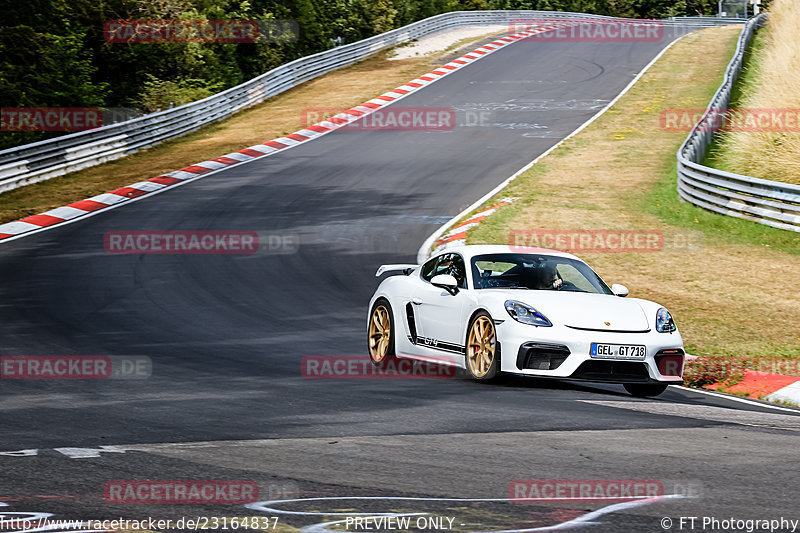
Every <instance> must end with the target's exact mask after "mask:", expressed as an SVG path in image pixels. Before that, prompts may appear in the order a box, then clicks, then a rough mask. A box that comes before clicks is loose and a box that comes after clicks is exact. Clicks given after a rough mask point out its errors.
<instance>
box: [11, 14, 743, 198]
mask: <svg viewBox="0 0 800 533" xmlns="http://www.w3.org/2000/svg"><path fill="white" fill-rule="evenodd" d="M576 18H579V19H594V20H611V17H604V16H600V15H589V14H585V13H569V12H556V11H529V10H513V11H512V10H508V11H455V12H450V13H444V14H441V15H436V16H433V17H430V18H427V19H424V20H421V21H418V22H415V23H412V24H409V25H407V26H404V27H402V28H398V29H395V30H392V31H389V32H386V33H382V34H380V35H376V36H374V37H370V38H368V39H364V40H362V41H358V42H356V43H352V44H349V45H345V46H340V47H337V48H333V49H330V50H326V51H323V52H319V53H317V54H313V55H310V56H306V57H302V58H300V59H297V60H295V61H292V62H290V63H286V64H284V65H281V66H279V67H277V68H274V69H272V70H270V71H268V72H266V73H264V74H262V75H260V76H257V77H255V78H253V79H251V80H249V81H247V82H245V83H242V84H241V85H237V86H236V87H232V88H230V89H227V90H225V91H222V92H220V93H217V94H215V95H212V96H209V97H207V98H204V99H202V100H198V101H196V102H191V103H188V104H185V105H182V106H179V107H176V108H173V109H168V110H165V111H160V112H157V113H152V114H149V115H145V116H142V117H138V118H134V119H132V120H127V121H125V122H118V123H116V124H111V125H108V126H103V127H101V128H98V129H95V130H90V131H84V132H79V133H73V134H69V135H63V136H60V137H56V138H54V139H48V140H46V141H40V142H36V143H31V144H26V145H23V146H19V147H16V148H11V149H7V150H3V151H0V192H3V191H8V190H12V189H15V188H17V187H20V186H22V185H28V184H30V183H35V182H38V181H43V180H47V179H50V178H54V177H56V176H61V175H64V174H67V173H69V172H74V171H76V170H81V169H83V168H87V167H91V166H94V165H98V164H101V163H105V162H107V161H112V160H114V159H118V158H121V157H125V156H127V155H130V154H133V153H135V152H137V151H139V150H141V149H143V148H147V147H150V146H154V145H157V144H159V143H161V142H164V141H166V140H168V139H172V138H175V137H179V136H181V135H185V134H187V133H189V132H191V131H194V130H197V129H198V128H200V127H202V126H205V125H207V124H210V123H213V122H217V121H220V120H223V119H225V118H227V117H229V116H231V115H233V114H234V113H236V112H237V111H240V110H242V109H245V108H247V107H250V106H252V105H256V104H259V103H261V102H263V101H264V100H266V99H267V98H269V97H271V96H275V95H277V94H279V93H281V92H283V91H286V90H288V89H291V88H292V87H295V86H297V85H299V84H301V83H304V82H306V81H309V80H312V79H314V78H316V77H318V76H321V75H323V74H326V73H328V72H331V71H333V70H336V69H338V68H341V67H344V66H347V65H351V64H353V63H356V62H358V61H361V60H362V59H364V58H366V57H368V56H370V55H372V54H374V53H376V52H378V51H380V50H384V49H386V48H389V47H392V46H396V45H398V44H402V43H406V42H408V41H411V40H414V39H419V38H420V37H424V36H426V35H430V34H433V33H437V32H440V31H444V30H448V29H452V28H457V27H460V26H468V25H490V24H510V23H512V22H513V21H519V20H520V19H546V20H550V19H552V20H558V19H576ZM627 20H631V19H627ZM631 22H636V21H635V20H631ZM661 22H663V23H664V24H665V25H666V26H674V25H686V24H694V25H698V26H709V25H718V24H730V21H726V20H722V19H716V18H713V17H711V18H709V17H699V18H694V19H691V21H689V20H680V21H671V20H664V21H661Z"/></svg>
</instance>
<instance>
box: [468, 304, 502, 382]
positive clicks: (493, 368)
mask: <svg viewBox="0 0 800 533" xmlns="http://www.w3.org/2000/svg"><path fill="white" fill-rule="evenodd" d="M476 324H480V325H482V326H483V327H486V326H490V327H491V336H492V337H493V342H494V345H493V346H492V354H491V362H490V364H489V366H488V368H486V366H485V365H484V363H480V362H479V357H475V358H473V357H471V355H472V354H474V350H471V347H473V346H474V347H478V346H479V344H476V343H478V339H477V336H478V332H477V331H473V328H475V327H476ZM483 331H485V330H483ZM473 335H475V336H474V337H473ZM483 347H484V348H485V345H483ZM464 350H465V353H464V367H465V368H466V370H467V375H468V376H469V377H470V379H473V380H475V381H490V380H493V379H495V378H496V377H497V375H498V374H499V373H500V343H499V342H497V329H496V328H495V325H494V320H492V317H491V316H490V315H489V313H487V312H485V311H481V312H479V313H477V314H476V315H475V316H474V317H472V321H471V322H470V323H469V327H468V328H467V342H466V344H465V346H464ZM480 361H485V360H483V359H480Z"/></svg>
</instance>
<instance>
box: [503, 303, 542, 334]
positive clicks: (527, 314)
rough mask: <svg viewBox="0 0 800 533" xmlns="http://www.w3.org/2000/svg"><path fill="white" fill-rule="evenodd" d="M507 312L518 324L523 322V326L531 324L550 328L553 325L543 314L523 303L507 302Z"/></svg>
mask: <svg viewBox="0 0 800 533" xmlns="http://www.w3.org/2000/svg"><path fill="white" fill-rule="evenodd" d="M506 311H507V312H508V314H509V315H511V318H513V319H514V320H516V321H517V322H522V323H523V324H530V325H531V326H543V327H550V326H552V325H553V323H552V322H550V321H549V320H547V317H546V316H544V315H543V314H542V313H540V312H539V311H537V310H536V309H534V308H533V307H531V306H530V305H526V304H524V303H522V302H517V301H514V300H507V301H506Z"/></svg>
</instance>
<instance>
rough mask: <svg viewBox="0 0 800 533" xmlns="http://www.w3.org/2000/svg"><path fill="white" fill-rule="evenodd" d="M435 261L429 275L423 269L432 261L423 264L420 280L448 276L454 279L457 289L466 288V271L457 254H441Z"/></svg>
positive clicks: (462, 261)
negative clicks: (440, 275)
mask: <svg viewBox="0 0 800 533" xmlns="http://www.w3.org/2000/svg"><path fill="white" fill-rule="evenodd" d="M436 260H437V261H436V264H435V266H434V267H433V268H432V269H431V271H430V273H428V272H427V271H426V270H425V267H427V266H428V264H429V263H430V262H431V261H433V260H431V261H429V262H428V263H425V265H424V266H423V269H422V279H424V280H425V281H430V280H431V278H433V277H434V276H437V275H439V274H450V275H451V276H453V277H454V278H456V281H457V282H458V286H459V288H462V289H466V288H467V269H466V267H465V266H464V259H463V258H462V257H461V256H460V255H459V254H442V255H440V256H439V257H437V258H436ZM426 274H427V277H426Z"/></svg>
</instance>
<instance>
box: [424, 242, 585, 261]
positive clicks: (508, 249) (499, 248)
mask: <svg viewBox="0 0 800 533" xmlns="http://www.w3.org/2000/svg"><path fill="white" fill-rule="evenodd" d="M445 252H458V253H460V254H461V255H463V256H464V258H465V259H469V258H472V257H473V256H476V255H484V254H542V255H553V256H557V257H567V258H569V259H577V260H578V261H581V262H583V260H582V259H581V258H579V257H577V256H575V255H572V254H570V253H567V252H560V251H558V250H551V249H549V248H529V247H526V246H509V245H505V244H462V245H458V246H450V247H447V248H445V249H442V250H439V251H438V252H436V253H435V254H433V255H432V257H433V256H435V255H441V254H442V253H445Z"/></svg>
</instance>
